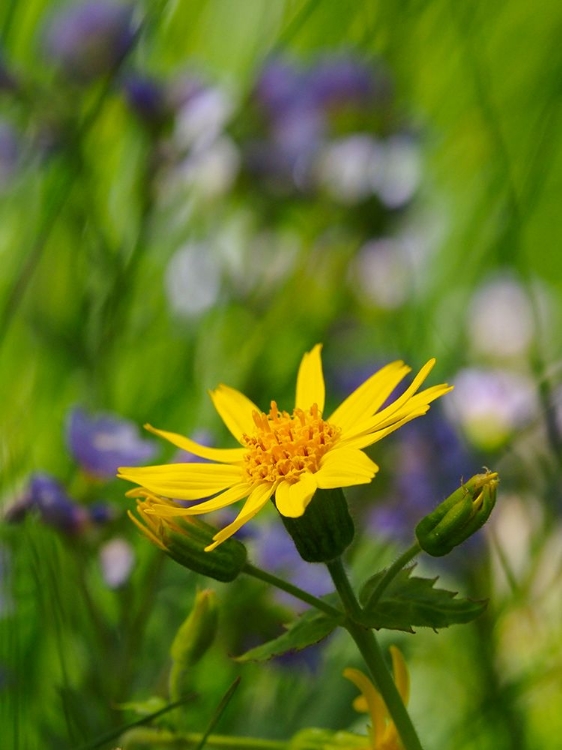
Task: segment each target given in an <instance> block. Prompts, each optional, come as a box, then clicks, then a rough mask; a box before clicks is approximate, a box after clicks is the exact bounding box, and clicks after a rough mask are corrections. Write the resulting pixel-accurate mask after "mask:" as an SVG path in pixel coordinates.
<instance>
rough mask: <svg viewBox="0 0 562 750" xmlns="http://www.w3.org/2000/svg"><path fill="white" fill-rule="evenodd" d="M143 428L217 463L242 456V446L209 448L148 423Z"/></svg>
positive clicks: (233, 460) (236, 459)
mask: <svg viewBox="0 0 562 750" xmlns="http://www.w3.org/2000/svg"><path fill="white" fill-rule="evenodd" d="M144 427H145V429H147V430H149V431H150V432H153V433H154V434H155V435H158V436H159V437H161V438H164V440H168V441H169V442H170V443H172V445H175V446H177V447H178V448H181V449H182V450H184V451H188V452H189V453H193V454H194V455H195V456H199V457H200V458H206V459H208V460H209V461H218V462H219V463H228V464H230V463H235V462H236V461H242V460H243V458H244V453H245V450H244V448H210V447H209V446H207V445H199V443H196V442H195V441H194V440H190V439H189V438H188V437H184V435H178V434H177V433H176V432H166V431H165V430H157V429H156V428H155V427H152V425H150V424H145V426H144Z"/></svg>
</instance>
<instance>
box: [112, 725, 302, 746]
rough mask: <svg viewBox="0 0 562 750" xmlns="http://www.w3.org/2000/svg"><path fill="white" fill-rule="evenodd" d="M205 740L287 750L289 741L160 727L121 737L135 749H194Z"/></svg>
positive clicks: (208, 743) (220, 744)
mask: <svg viewBox="0 0 562 750" xmlns="http://www.w3.org/2000/svg"><path fill="white" fill-rule="evenodd" d="M203 739H204V740H205V747H214V748H217V749H218V750H287V748H288V746H289V743H288V742H285V741H283V740H266V739H261V738H259V737H230V736H227V735H221V734H210V735H209V736H208V737H206V738H205V737H204V735H203V733H202V732H184V733H180V734H178V733H177V732H171V731H168V730H165V729H162V728H159V729H153V728H146V729H138V730H137V729H133V730H132V731H131V732H129V733H128V734H125V735H124V736H123V737H122V740H121V741H122V744H123V747H127V748H129V747H130V748H131V750H133V748H134V749H135V750H136V749H137V748H141V747H153V746H154V745H158V747H163V746H165V745H170V747H173V748H180V747H181V748H184V750H196V748H197V747H198V746H200V745H201V742H202V740H203Z"/></svg>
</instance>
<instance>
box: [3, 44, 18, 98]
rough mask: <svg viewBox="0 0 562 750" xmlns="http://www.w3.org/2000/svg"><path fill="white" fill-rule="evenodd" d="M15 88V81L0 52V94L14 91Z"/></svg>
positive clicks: (16, 85)
mask: <svg viewBox="0 0 562 750" xmlns="http://www.w3.org/2000/svg"><path fill="white" fill-rule="evenodd" d="M17 87H18V82H17V79H16V77H15V75H14V74H13V73H12V72H11V70H10V69H9V67H8V65H7V63H6V60H5V58H4V55H3V53H2V50H0V93H1V92H2V91H15V90H16V89H17Z"/></svg>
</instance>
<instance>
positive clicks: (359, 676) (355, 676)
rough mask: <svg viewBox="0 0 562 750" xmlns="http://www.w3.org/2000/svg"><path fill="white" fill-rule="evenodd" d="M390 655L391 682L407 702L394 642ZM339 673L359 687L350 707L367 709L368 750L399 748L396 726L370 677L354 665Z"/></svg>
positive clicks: (402, 668)
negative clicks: (369, 723) (358, 691)
mask: <svg viewBox="0 0 562 750" xmlns="http://www.w3.org/2000/svg"><path fill="white" fill-rule="evenodd" d="M390 655H391V657H392V671H393V674H394V682H395V683H396V687H397V688H398V692H399V693H400V697H401V698H402V700H403V701H404V703H407V702H408V695H409V689H410V684H409V678H408V670H407V668H406V663H405V662H404V657H403V656H402V654H401V652H400V651H399V650H398V649H397V648H396V646H391V647H390ZM343 676H344V677H347V679H348V680H351V682H353V684H354V685H355V686H356V687H358V688H359V690H360V691H361V695H360V696H358V697H357V698H356V699H355V700H354V702H353V707H354V708H355V709H356V710H357V711H361V712H363V713H368V714H369V716H370V717H371V722H372V725H371V726H370V727H369V728H368V729H369V739H370V745H369V748H370V750H401V749H402V743H401V742H400V738H399V736H398V732H397V730H396V726H395V725H394V722H393V721H392V719H391V718H390V715H389V713H388V710H387V708H386V705H385V702H384V701H383V699H382V697H381V695H380V693H379V692H378V690H377V689H376V688H375V686H374V685H373V683H372V682H371V680H370V679H369V678H368V677H366V676H365V675H364V674H363V672H360V671H359V670H358V669H345V670H344V673H343Z"/></svg>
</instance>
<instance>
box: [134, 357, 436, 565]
mask: <svg viewBox="0 0 562 750" xmlns="http://www.w3.org/2000/svg"><path fill="white" fill-rule="evenodd" d="M321 348H322V347H321V345H320V344H317V345H316V346H315V347H314V348H313V349H312V351H310V352H308V353H306V354H305V355H304V357H303V359H302V362H301V365H300V368H299V372H298V377H297V388H296V403H295V408H294V409H293V411H292V413H288V412H286V411H280V410H279V408H278V407H277V404H276V403H275V401H272V402H271V407H270V409H269V411H268V412H267V413H264V412H262V411H261V410H260V409H259V408H258V407H257V406H256V405H255V404H254V403H253V402H252V401H250V399H249V398H247V397H246V396H244V395H243V394H242V393H240V391H237V390H235V389H234V388H229V387H228V386H226V385H219V387H218V388H217V389H216V390H214V391H211V394H210V395H211V399H212V400H213V403H214V406H215V408H216V410H217V411H218V413H219V414H220V416H221V417H222V419H223V421H224V423H225V425H226V426H227V427H228V429H229V430H230V432H231V433H232V435H234V437H235V438H236V440H237V441H238V442H239V443H240V447H239V448H225V449H219V448H209V447H207V446H204V445H199V444H198V443H195V442H194V441H193V440H190V439H189V438H187V437H183V436H182V435H178V434H176V433H172V432H165V431H163V430H157V429H155V428H154V427H151V426H150V425H146V428H147V429H148V430H150V431H151V432H154V433H155V434H156V435H159V436H160V437H163V438H165V439H166V440H169V441H170V442H171V443H172V444H173V445H175V446H177V447H178V448H181V449H183V450H186V451H189V452H190V453H194V454H195V455H196V456H199V457H200V458H204V459H207V460H208V461H209V463H187V464H168V465H164V466H146V467H127V468H121V469H119V476H120V477H121V478H123V479H128V480H130V481H132V482H135V483H136V484H139V485H140V486H142V487H145V488H146V489H148V490H150V491H151V492H154V493H156V494H158V495H163V496H165V497H168V498H173V499H175V500H204V501H203V502H199V503H198V504H197V505H193V506H190V507H179V506H171V505H168V504H164V503H162V505H158V504H155V505H153V506H152V508H151V512H153V513H156V514H158V515H160V516H162V517H166V516H167V517H170V516H182V515H185V516H188V515H196V514H200V513H208V512H209V511H215V510H220V509H221V508H225V507H226V506H227V505H231V504H232V503H236V502H237V501H239V500H242V499H244V498H246V502H245V503H244V506H243V507H242V509H241V511H240V513H239V514H238V516H237V518H236V519H235V520H234V521H233V522H232V523H231V524H229V525H228V526H226V528H224V529H222V531H219V532H218V533H217V534H216V535H215V537H214V542H213V544H210V545H209V546H208V547H207V550H212V549H214V548H215V547H216V546H217V545H219V544H221V542H223V541H224V540H225V539H228V538H229V537H230V536H232V534H234V533H235V532H236V531H237V530H238V529H239V528H240V527H241V526H243V525H244V524H245V523H246V522H247V521H249V520H250V519H252V518H253V517H254V516H255V515H256V514H257V513H258V512H259V511H260V510H261V509H262V508H263V507H264V506H265V505H266V504H267V502H268V500H269V499H270V498H271V497H274V498H275V505H276V507H277V510H278V511H279V513H281V515H283V516H286V517H289V518H299V517H300V516H302V515H303V513H304V512H305V510H306V507H307V505H308V504H309V503H310V501H311V499H312V497H313V495H314V493H315V491H316V490H317V489H318V488H320V489H333V488H336V487H349V486H351V485H356V484H367V483H369V482H370V481H371V480H372V478H373V477H374V476H375V474H376V473H377V471H378V466H377V465H376V464H375V463H374V462H373V461H372V460H371V459H370V458H369V457H368V456H367V455H366V454H365V453H364V452H363V449H364V448H366V447H367V446H369V445H372V444H373V443H376V442H377V441H378V440H381V439H382V438H384V437H385V436H386V435H388V434H389V433H391V432H394V430H397V429H398V428H399V427H401V426H402V425H403V424H405V423H406V422H409V421H410V420H411V419H414V418H415V417H419V416H421V415H422V414H425V413H426V412H427V410H428V409H429V404H430V403H431V402H432V401H434V400H435V399H436V398H439V396H442V395H443V394H445V393H447V392H448V391H449V390H451V388H450V387H449V386H447V385H435V386H432V387H431V388H427V389H425V390H424V391H421V392H418V391H419V388H420V386H421V385H422V383H423V382H424V380H425V379H426V378H427V376H428V374H429V372H430V371H431V369H432V367H433V365H434V364H435V360H433V359H432V360H430V361H429V362H428V363H427V364H426V365H425V366H424V367H422V369H421V370H420V372H419V373H418V375H417V376H416V377H415V378H414V381H413V382H412V384H411V385H410V386H409V387H408V388H407V389H406V390H405V391H404V393H403V394H402V395H401V396H399V397H398V398H397V399H396V400H395V401H393V402H392V403H391V404H389V405H388V406H386V407H384V408H381V407H382V406H383V404H384V403H385V401H386V400H387V399H388V397H389V396H390V395H391V393H392V392H393V390H394V389H395V388H396V386H397V385H398V384H399V383H400V382H401V381H402V380H403V378H404V377H405V376H406V375H407V374H408V373H409V372H410V368H409V367H407V366H406V365H405V364H404V363H403V362H392V363H391V364H388V365H386V366H385V367H383V368H382V369H381V370H379V371H378V372H376V373H375V374H374V375H372V376H371V377H370V378H369V379H368V380H366V381H365V382H364V383H363V384H362V385H360V386H359V388H357V389H356V390H355V391H354V392H353V393H352V394H351V395H350V396H348V398H346V399H345V400H344V401H343V403H342V404H340V406H338V408H337V409H336V410H335V411H334V412H333V413H332V414H331V415H330V416H329V417H328V418H327V419H324V418H323V411H324V399H325V387H324V376H323V374H322V361H321V358H320V351H321ZM205 498H211V499H205Z"/></svg>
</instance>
